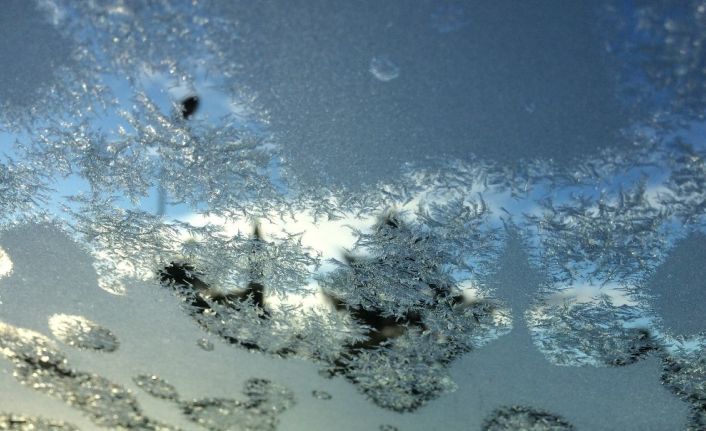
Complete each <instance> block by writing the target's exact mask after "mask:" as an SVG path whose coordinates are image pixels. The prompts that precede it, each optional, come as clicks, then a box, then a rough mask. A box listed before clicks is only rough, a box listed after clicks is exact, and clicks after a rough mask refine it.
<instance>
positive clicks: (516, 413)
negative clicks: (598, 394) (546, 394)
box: [483, 406, 575, 431]
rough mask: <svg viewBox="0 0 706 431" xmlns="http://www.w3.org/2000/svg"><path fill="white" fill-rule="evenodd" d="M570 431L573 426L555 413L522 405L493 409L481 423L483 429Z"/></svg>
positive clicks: (494, 430)
mask: <svg viewBox="0 0 706 431" xmlns="http://www.w3.org/2000/svg"><path fill="white" fill-rule="evenodd" d="M520 429H521V430H527V431H572V430H574V429H575V428H574V426H573V425H571V424H570V423H569V422H567V421H566V420H564V419H563V418H561V417H560V416H557V415H555V414H552V413H549V412H545V411H542V410H538V409H534V408H531V407H524V406H510V407H503V408H500V409H497V410H495V411H494V412H493V413H492V414H491V416H490V417H489V418H488V419H487V420H486V421H485V423H484V424H483V431H510V430H520Z"/></svg>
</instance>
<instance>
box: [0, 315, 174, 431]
mask: <svg viewBox="0 0 706 431" xmlns="http://www.w3.org/2000/svg"><path fill="white" fill-rule="evenodd" d="M0 354H2V355H3V356H5V357H6V358H7V359H9V360H10V361H11V362H12V363H13V364H14V366H15V369H14V373H13V374H14V376H15V378H16V379H17V380H18V381H19V382H20V383H22V384H23V385H25V386H29V387H31V388H33V389H35V390H37V391H39V392H43V393H46V394H48V395H50V396H52V397H54V398H58V399H60V400H63V401H64V402H65V403H67V404H68V405H71V406H73V407H75V408H77V409H79V410H81V411H83V412H84V413H85V414H86V415H87V416H88V417H89V418H90V419H91V420H92V421H93V422H94V423H95V424H96V425H98V426H104V427H124V428H130V429H136V430H166V429H171V428H168V427H166V426H163V425H160V424H158V423H157V422H155V421H153V420H151V419H149V418H147V417H146V416H144V415H143V413H142V411H141V410H140V407H139V405H138V403H137V400H136V399H135V397H134V396H133V395H132V394H131V393H130V392H129V391H128V390H126V389H125V388H123V387H122V386H120V385H117V384H115V383H113V382H111V381H109V380H107V379H105V378H103V377H100V376H97V375H95V374H89V373H84V372H80V371H76V370H74V369H72V368H71V367H70V366H69V364H68V361H67V359H66V358H65V357H64V355H63V354H62V353H61V352H60V351H59V350H57V349H56V347H55V346H54V345H53V343H52V342H51V341H50V340H49V339H47V338H46V337H44V336H43V335H41V334H39V333H36V332H33V331H29V330H26V329H21V328H16V327H14V326H11V325H8V324H6V323H1V322H0Z"/></svg>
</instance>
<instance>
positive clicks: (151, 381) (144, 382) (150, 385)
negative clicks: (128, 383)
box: [132, 374, 179, 400]
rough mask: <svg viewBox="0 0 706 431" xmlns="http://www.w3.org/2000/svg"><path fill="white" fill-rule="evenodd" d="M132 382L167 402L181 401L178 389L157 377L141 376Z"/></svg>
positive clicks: (134, 378)
mask: <svg viewBox="0 0 706 431" xmlns="http://www.w3.org/2000/svg"><path fill="white" fill-rule="evenodd" d="M132 381H133V382H135V384H136V385H137V386H139V387H140V388H142V389H143V390H144V391H145V392H147V393H148V394H150V395H152V396H153V397H156V398H162V399H165V400H177V399H179V394H178V393H177V390H176V388H175V387H174V386H172V385H170V384H169V383H167V382H166V381H165V380H163V379H161V378H159V377H157V376H155V375H147V374H140V375H139V376H135V377H133V378H132Z"/></svg>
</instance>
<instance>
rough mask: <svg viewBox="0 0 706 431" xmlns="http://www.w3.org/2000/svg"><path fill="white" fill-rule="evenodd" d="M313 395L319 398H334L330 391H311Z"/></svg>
mask: <svg viewBox="0 0 706 431" xmlns="http://www.w3.org/2000/svg"><path fill="white" fill-rule="evenodd" d="M311 395H312V396H313V397H314V398H316V399H317V400H330V399H331V398H333V397H332V396H331V394H329V393H328V392H325V391H318V390H313V391H311Z"/></svg>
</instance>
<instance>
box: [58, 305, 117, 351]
mask: <svg viewBox="0 0 706 431" xmlns="http://www.w3.org/2000/svg"><path fill="white" fill-rule="evenodd" d="M49 329H51V331H52V333H53V334H54V336H55V337H56V338H58V339H59V340H61V341H62V342H64V343H66V344H68V345H69V346H73V347H77V348H80V349H92V350H99V351H103V352H113V351H115V350H116V349H117V348H118V345H119V342H118V339H117V337H116V336H115V335H113V333H112V332H111V331H110V330H108V329H107V328H104V327H102V326H100V325H98V324H97V323H95V322H92V321H90V320H88V319H86V318H85V317H83V316H70V315H66V314H55V315H53V316H51V317H50V318H49Z"/></svg>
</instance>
